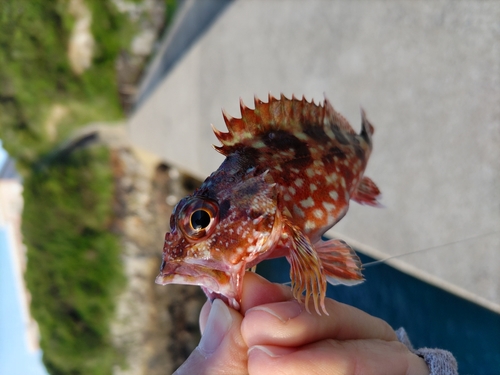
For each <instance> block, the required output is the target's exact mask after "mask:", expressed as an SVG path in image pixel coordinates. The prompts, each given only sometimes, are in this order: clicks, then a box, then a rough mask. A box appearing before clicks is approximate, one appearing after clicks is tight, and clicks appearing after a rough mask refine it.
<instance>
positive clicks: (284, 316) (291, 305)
mask: <svg viewBox="0 0 500 375" xmlns="http://www.w3.org/2000/svg"><path fill="white" fill-rule="evenodd" d="M252 311H264V312H266V313H268V314H271V315H273V316H275V317H276V318H278V319H279V320H281V321H282V322H283V323H286V322H288V321H289V320H290V319H293V318H295V317H297V316H299V315H300V314H301V313H302V311H303V308H302V305H301V304H300V303H299V302H297V301H296V300H293V301H285V302H275V303H269V304H267V305H262V306H256V307H252V308H251V309H248V311H247V312H246V314H245V315H248V313H250V312H252Z"/></svg>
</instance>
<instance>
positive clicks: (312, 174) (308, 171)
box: [306, 168, 314, 177]
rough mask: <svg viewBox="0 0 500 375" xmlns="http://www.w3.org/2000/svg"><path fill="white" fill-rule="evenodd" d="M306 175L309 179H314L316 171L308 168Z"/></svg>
mask: <svg viewBox="0 0 500 375" xmlns="http://www.w3.org/2000/svg"><path fill="white" fill-rule="evenodd" d="M306 175H307V177H313V176H314V169H312V168H307V169H306Z"/></svg>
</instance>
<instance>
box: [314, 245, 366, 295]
mask: <svg viewBox="0 0 500 375" xmlns="http://www.w3.org/2000/svg"><path fill="white" fill-rule="evenodd" d="M314 248H315V249H316V252H317V254H318V257H319V258H320V259H321V264H322V266H323V271H324V273H325V276H326V280H327V281H328V283H330V284H332V285H339V284H343V285H356V284H359V283H361V282H363V281H364V278H363V275H362V274H361V270H362V267H361V261H360V260H359V257H358V255H357V254H356V252H355V251H354V250H353V249H352V247H350V246H349V245H348V244H347V243H345V242H344V241H342V240H337V239H333V240H329V241H318V242H317V243H315V244H314Z"/></svg>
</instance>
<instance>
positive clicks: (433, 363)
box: [396, 328, 458, 375]
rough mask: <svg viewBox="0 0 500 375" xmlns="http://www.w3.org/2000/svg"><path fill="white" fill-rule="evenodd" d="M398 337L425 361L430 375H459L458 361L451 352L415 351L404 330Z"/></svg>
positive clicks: (424, 349)
mask: <svg viewBox="0 0 500 375" xmlns="http://www.w3.org/2000/svg"><path fill="white" fill-rule="evenodd" d="M396 335H397V337H398V340H399V341H400V342H401V343H403V344H404V345H405V346H406V347H407V348H408V349H409V350H410V351H411V352H413V353H415V354H416V355H418V356H419V357H422V358H423V359H424V361H425V363H427V366H428V367H429V371H430V375H458V365H457V361H456V359H455V357H453V354H451V353H450V352H449V351H447V350H442V349H429V348H423V349H417V350H415V349H414V348H413V346H412V344H411V342H410V339H409V338H408V335H407V334H406V331H405V329H404V328H399V329H398V330H397V331H396Z"/></svg>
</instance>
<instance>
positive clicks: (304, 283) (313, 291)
mask: <svg viewBox="0 0 500 375" xmlns="http://www.w3.org/2000/svg"><path fill="white" fill-rule="evenodd" d="M284 232H285V233H286V234H287V235H288V236H289V243H287V245H288V246H289V247H290V253H289V255H288V256H287V260H288V262H289V263H290V280H291V282H292V291H293V296H294V297H295V298H296V299H297V300H299V301H302V294H303V292H304V291H305V297H304V304H305V306H306V310H307V311H309V299H310V298H311V297H312V299H313V302H314V308H315V310H316V312H317V313H318V314H319V315H321V313H320V311H319V307H320V306H321V309H322V310H323V312H324V313H325V314H326V315H328V313H327V311H326V308H325V295H326V278H325V275H324V272H323V267H322V265H321V260H320V259H319V257H318V254H317V253H316V251H315V250H314V248H313V246H312V245H311V242H310V241H309V239H308V238H307V237H306V236H305V235H304V234H303V233H302V232H301V231H300V229H299V228H298V227H296V226H295V225H293V224H291V223H290V222H288V220H284Z"/></svg>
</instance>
